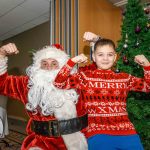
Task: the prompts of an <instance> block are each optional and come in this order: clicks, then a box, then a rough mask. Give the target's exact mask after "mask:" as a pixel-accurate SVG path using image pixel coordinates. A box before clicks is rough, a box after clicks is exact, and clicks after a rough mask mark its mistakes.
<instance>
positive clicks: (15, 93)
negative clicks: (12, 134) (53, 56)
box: [0, 73, 66, 150]
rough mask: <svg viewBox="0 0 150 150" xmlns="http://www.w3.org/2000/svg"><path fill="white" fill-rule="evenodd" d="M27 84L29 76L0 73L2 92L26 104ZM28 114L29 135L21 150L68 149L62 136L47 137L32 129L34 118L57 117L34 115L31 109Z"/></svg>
mask: <svg viewBox="0 0 150 150" xmlns="http://www.w3.org/2000/svg"><path fill="white" fill-rule="evenodd" d="M27 84H28V77H27V76H9V75H8V74H7V73H4V74H3V75H0V94H1V95H5V96H9V97H11V98H14V99H16V100H19V101H21V102H22V103H23V104H24V105H25V104H26V103H27V102H28V100H27V95H28V90H29V89H28V88H27ZM14 109H17V108H14ZM27 114H28V115H29V117H30V119H29V121H28V125H27V128H26V131H27V134H28V135H27V137H26V138H25V139H24V141H23V143H22V147H21V150H28V149H29V148H31V147H36V146H37V147H40V148H41V149H43V150H66V147H65V144H64V142H63V139H62V138H61V137H45V136H41V135H37V134H35V133H34V132H33V131H32V130H31V123H32V120H37V121H48V120H52V119H55V118H54V117H51V116H41V115H40V114H36V115H32V113H31V112H29V111H27Z"/></svg>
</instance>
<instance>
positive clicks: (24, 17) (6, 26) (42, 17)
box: [0, 0, 149, 41]
mask: <svg viewBox="0 0 150 150" xmlns="http://www.w3.org/2000/svg"><path fill="white" fill-rule="evenodd" d="M109 1H110V2H112V3H113V4H114V5H115V6H118V7H122V6H123V5H125V4H126V3H127V0H109ZM148 1H149V0H143V2H148ZM49 3H50V0H0V41H3V40H5V39H8V38H10V37H12V36H15V35H17V34H19V33H21V32H23V31H26V30H28V29H31V28H33V27H35V26H37V25H39V24H42V23H44V22H46V21H48V20H49Z"/></svg>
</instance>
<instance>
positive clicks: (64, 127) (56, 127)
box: [31, 114, 88, 137]
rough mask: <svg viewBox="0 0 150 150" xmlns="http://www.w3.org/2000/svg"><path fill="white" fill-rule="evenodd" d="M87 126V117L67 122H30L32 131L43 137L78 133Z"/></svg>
mask: <svg viewBox="0 0 150 150" xmlns="http://www.w3.org/2000/svg"><path fill="white" fill-rule="evenodd" d="M87 126H88V115H87V114H85V115H83V116H81V117H77V118H73V119H69V120H61V121H58V120H50V121H36V120H33V122H32V126H31V127H32V130H33V131H34V132H35V133H36V134H39V135H43V136H55V137H58V136H61V135H65V134H71V133H74V132H77V131H80V130H82V129H84V128H86V127H87Z"/></svg>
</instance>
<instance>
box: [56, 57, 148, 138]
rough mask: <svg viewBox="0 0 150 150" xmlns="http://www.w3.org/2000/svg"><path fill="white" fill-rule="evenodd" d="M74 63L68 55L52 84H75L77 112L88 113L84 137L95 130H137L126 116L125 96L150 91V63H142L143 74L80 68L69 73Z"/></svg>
mask: <svg viewBox="0 0 150 150" xmlns="http://www.w3.org/2000/svg"><path fill="white" fill-rule="evenodd" d="M74 65H75V63H74V62H72V61H71V59H70V60H69V61H68V63H67V64H66V65H65V66H64V67H63V68H62V69H61V70H60V72H59V73H58V75H57V77H56V79H55V82H54V85H55V86H57V87H58V88H63V89H70V88H75V89H77V91H78V93H79V95H80V96H79V101H78V107H77V109H78V113H79V114H80V113H83V112H87V113H88V128H87V129H86V130H83V132H84V133H85V135H86V136H87V137H90V136H93V135H95V134H110V135H130V134H136V131H135V128H134V126H133V124H132V123H131V122H130V120H129V118H128V113H127V110H126V98H127V95H128V92H129V91H142V92H150V66H148V67H144V78H137V77H135V76H132V75H130V74H127V73H115V72H113V71H111V70H99V69H95V70H83V71H79V72H78V73H75V74H72V75H71V74H70V71H71V70H72V68H73V66H74Z"/></svg>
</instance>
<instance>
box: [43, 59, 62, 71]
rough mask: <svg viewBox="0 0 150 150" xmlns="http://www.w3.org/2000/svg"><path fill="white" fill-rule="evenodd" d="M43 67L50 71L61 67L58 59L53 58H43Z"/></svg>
mask: <svg viewBox="0 0 150 150" xmlns="http://www.w3.org/2000/svg"><path fill="white" fill-rule="evenodd" d="M41 69H44V70H49V71H51V70H56V69H59V63H58V61H57V60H55V59H52V58H47V59H42V61H41Z"/></svg>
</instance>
